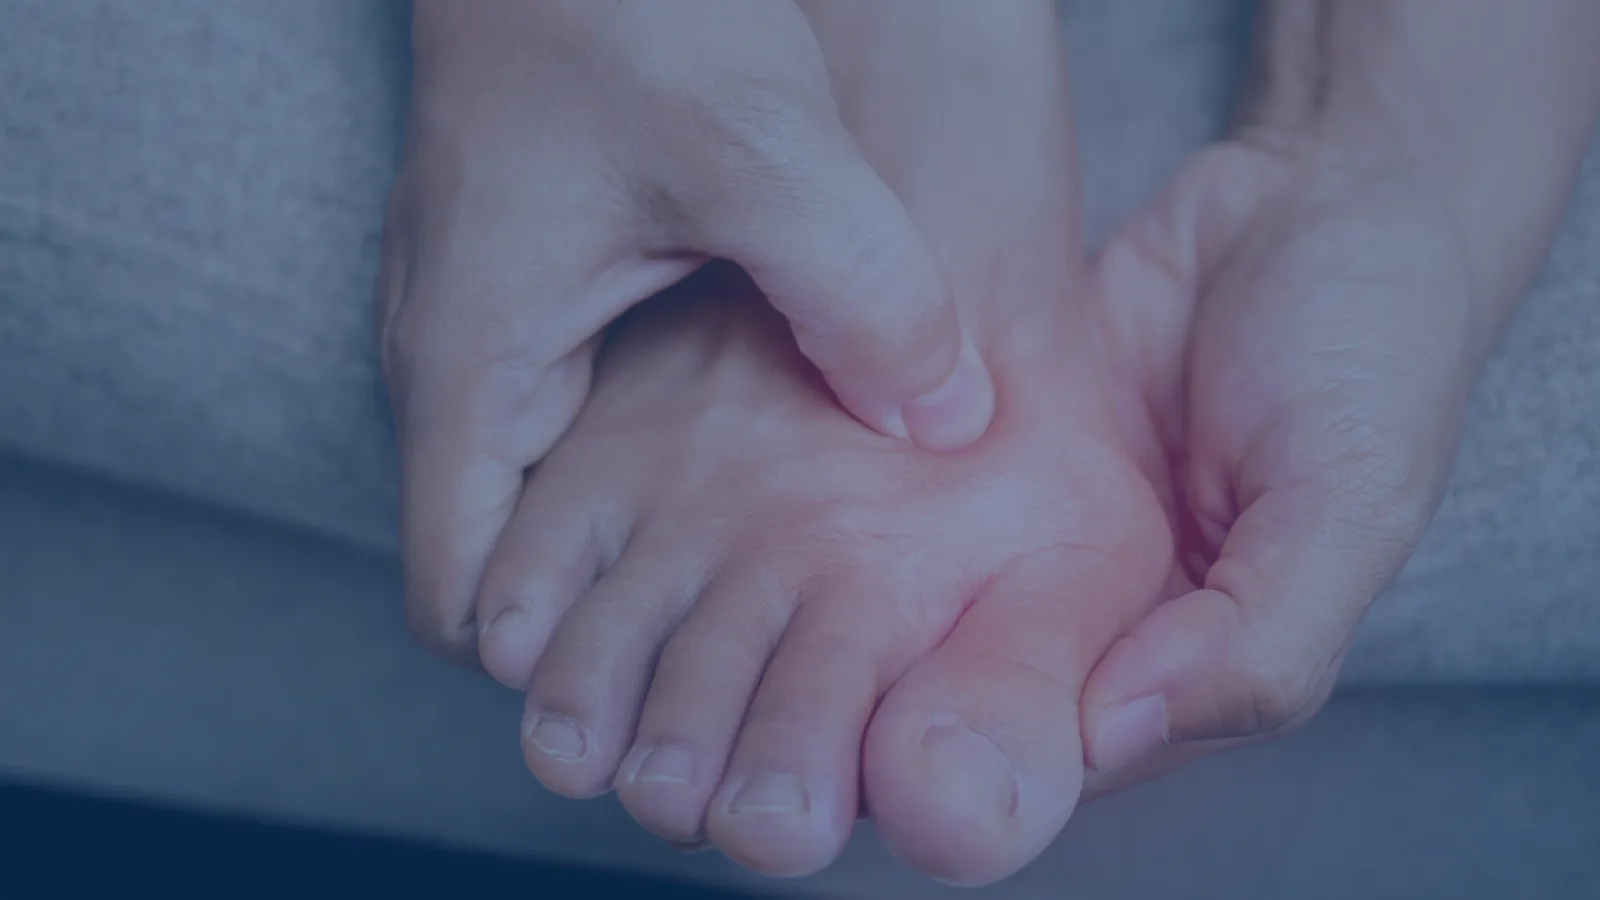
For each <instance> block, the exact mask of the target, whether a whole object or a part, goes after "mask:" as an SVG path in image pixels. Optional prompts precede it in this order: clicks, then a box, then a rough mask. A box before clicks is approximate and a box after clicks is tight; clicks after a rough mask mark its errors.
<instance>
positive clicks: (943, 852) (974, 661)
mask: <svg viewBox="0 0 1600 900" xmlns="http://www.w3.org/2000/svg"><path fill="white" fill-rule="evenodd" d="M1075 556H1076V554H1067V555H1065V556H1059V557H1057V556H1053V557H1052V558H1049V559H1040V558H1029V559H1027V560H1023V561H1021V562H1019V563H1018V564H1016V565H1015V566H1013V567H1012V569H1011V570H1010V571H1008V572H1007V573H1006V574H1005V575H1003V576H1002V577H1000V578H997V579H995V580H993V581H992V582H991V583H990V585H989V587H988V589H987V591H986V592H985V594H984V595H983V596H981V597H979V598H977V600H976V601H975V602H974V604H973V606H972V607H971V609H969V610H968V611H967V613H966V615H964V616H963V617H962V619H961V621H960V622H959V623H958V624H957V625H956V627H955V629H954V630H953V631H952V632H951V634H950V636H949V637H948V638H946V639H945V641H944V643H943V644H941V645H940V646H939V647H938V648H937V649H935V650H934V651H933V652H932V653H930V654H928V655H927V656H926V657H924V658H923V659H922V660H920V661H919V662H918V663H917V664H916V665H915V666H913V667H912V668H911V670H910V671H909V672H907V673H906V675H905V676H904V677H903V678H902V679H901V680H900V682H899V683H898V684H896V685H895V687H894V688H893V689H892V690H891V691H890V692H889V694H888V696H887V697H885V698H884V701H883V703H882V704H881V705H880V706H879V708H878V711H877V713H876V714H875V715H874V717H873V720H872V724H871V727H870V728H869V731H868V734H867V742H866V749H865V753H864V756H863V767H864V770H863V774H864V784H865V789H866V794H867V805H868V807H869V809H870V810H871V812H872V817H873V819H874V821H875V822H876V823H877V827H878V832H879V834H880V835H881V836H882V838H883V840H884V842H885V843H886V844H887V845H888V847H889V849H890V850H891V851H893V852H894V853H895V854H896V855H897V856H899V857H900V858H901V859H902V860H904V861H905V862H906V863H908V864H909V865H911V866H913V867H915V868H917V869H920V870H922V871H923V872H925V873H927V874H929V875H931V876H933V877H935V878H939V879H942V880H945V881H949V882H954V883H957V884H967V885H977V884H987V883H990V882H994V881H997V880H999V879H1001V878H1004V877H1006V876H1008V875H1010V874H1012V873H1014V872H1016V871H1017V870H1018V869H1020V868H1022V867H1023V866H1025V865H1027V864H1028V863H1029V862H1031V861H1032V860H1033V859H1034V858H1035V857H1037V856H1038V855H1039V854H1040V853H1042V852H1043V851H1044V849H1045V848H1046V847H1047V846H1049V844H1050V842H1051V841H1052V840H1053V839H1054V838H1055V836H1056V835H1057V834H1058V833H1059V832H1060V830H1061V828H1062V826H1063V825H1065V824H1066V822H1067V819H1068V817H1069V816H1070V815H1071V814H1072V810H1073V808H1074V807H1075V806H1076V804H1077V799H1078V794H1079V791H1080V789H1081V787H1082V784H1083V752H1082V744H1081V741H1080V738H1079V730H1078V693H1079V690H1080V688H1081V686H1082V684H1083V678H1084V677H1085V675H1086V673H1087V668H1088V666H1089V664H1090V663H1092V662H1093V659H1094V657H1093V655H1092V654H1091V653H1090V650H1091V648H1092V647H1093V646H1095V644H1094V643H1093V641H1094V639H1096V638H1098V636H1099V632H1102V631H1105V630H1106V629H1104V628H1102V627H1099V626H1100V625H1101V624H1102V623H1100V622H1097V621H1094V620H1095V619H1097V618H1100V617H1098V616H1096V615H1095V610H1094V609H1092V608H1091V604H1082V603H1072V602H1064V601H1065V600H1067V599H1068V597H1067V596H1066V595H1068V594H1069V593H1076V592H1077V591H1078V590H1079V589H1080V588H1081V585H1082V584H1083V580H1082V578H1081V576H1082V575H1083V572H1082V566H1081V565H1074V563H1078V562H1081V560H1079V559H1075V558H1074V557H1075ZM1105 639H1106V640H1109V634H1107V635H1105Z"/></svg>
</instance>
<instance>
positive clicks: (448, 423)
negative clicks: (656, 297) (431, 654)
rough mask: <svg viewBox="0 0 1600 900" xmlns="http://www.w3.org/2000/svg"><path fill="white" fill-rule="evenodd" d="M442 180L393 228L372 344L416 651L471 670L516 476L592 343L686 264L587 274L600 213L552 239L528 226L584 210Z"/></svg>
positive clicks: (558, 430)
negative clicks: (384, 392)
mask: <svg viewBox="0 0 1600 900" xmlns="http://www.w3.org/2000/svg"><path fill="white" fill-rule="evenodd" d="M447 186H448V187H451V189H450V190H444V189H443V188H440V189H439V192H438V193H437V194H436V195H430V197H429V199H430V202H431V205H430V206H429V210H428V212H429V214H428V216H425V217H421V216H419V217H415V218H414V219H412V220H410V221H406V220H405V219H404V218H403V217H402V222H403V223H404V224H402V225H400V226H399V227H396V228H394V229H393V231H394V232H395V233H396V235H400V236H404V237H405V238H406V240H404V241H402V240H398V239H397V240H396V241H395V242H394V243H393V244H392V245H391V247H392V250H391V253H392V255H393V257H394V260H393V261H392V263H391V262H390V261H386V267H392V268H393V269H394V270H395V271H396V272H403V273H404V283H402V284H399V285H390V286H389V290H391V291H394V293H395V294H396V296H395V297H393V298H390V299H389V302H388V304H387V305H388V307H389V308H388V311H387V314H386V317H385V321H384V322H383V330H382V336H381V340H382V350H383V359H384V372H385V377H386V380H387V382H388V385H389V391H390V395H391V398H392V399H393V402H394V407H395V412H396V424H397V426H398V429H399V443H400V453H401V489H402V490H401V494H402V496H401V549H402V558H403V559H404V561H405V567H406V611H407V620H408V622H409V623H410V625H411V628H412V630H413V632H415V633H416V634H417V636H418V638H419V639H420V640H421V641H422V642H423V643H424V644H426V645H428V646H431V647H433V648H434V649H436V650H438V651H440V652H443V653H445V654H447V655H450V656H454V657H457V658H461V659H466V660H471V659H473V656H474V655H473V647H474V646H475V644H476V638H477V636H476V633H475V627H474V622H473V619H474V610H473V607H472V604H473V597H474V595H475V593H476V592H477V588H478V582H479V580H480V578H481V575H482V572H483V567H484V564H485V560H486V559H487V557H488V555H489V553H490V550H491V548H492V547H493V546H494V543H495V540H496V538H497V536H498V534H499V533H500V529H501V528H502V527H503V526H504V525H505V524H506V522H507V520H508V519H509V518H510V516H511V512H512V509H513V507H514V506H515V504H516V499H517V495H518V493H519V491H520V490H521V487H522V480H523V476H524V473H525V471H526V470H527V468H528V467H529V466H531V465H533V464H534V463H535V462H537V461H538V460H539V459H540V458H542V457H543V456H544V455H545V453H546V452H548V451H549V449H550V447H551V446H552V445H553V444H554V443H555V441H556V440H557V439H558V438H560V436H561V435H562V434H563V433H565V431H566V429H567V427H568V426H569V425H570V424H571V423H572V421H573V419H574V418H575V417H576V415H577V413H578V410H579V409H580V408H581V406H582V404H583V401H584V399H585V397H586V396H587V394H588V391H589V381H590V378H591V375H592V370H593V359H594V351H595V346H596V343H597V338H596V337H595V335H596V334H597V332H599V331H600V330H601V329H602V328H603V327H604V326H605V325H606V323H607V322H609V321H610V320H611V319H612V318H614V317H615V316H617V315H618V314H620V313H621V312H622V311H623V310H625V309H627V308H628V307H629V306H630V305H632V304H633V303H636V302H638V301H639V300H640V299H643V298H644V297H646V296H649V295H650V294H651V293H654V292H655V291H657V290H659V289H660V288H661V287H664V286H665V285H668V284H671V283H672V282H674V281H676V280H678V279H679V278H681V277H683V275H684V274H686V273H687V272H688V271H689V270H691V269H692V268H693V265H694V264H693V262H691V261H685V260H665V261H649V260H644V261H640V260H631V261H630V260H626V259H624V260H623V261H621V262H619V263H617V264H615V265H611V266H609V267H608V266H602V265H598V264H593V260H594V259H596V258H597V257H599V256H603V255H604V254H603V252H602V251H601V250H597V249H596V248H603V247H605V246H606V243H605V241H606V233H607V232H606V229H607V228H608V227H609V226H610V223H608V222H607V221H605V220H604V219H603V218H602V217H601V216H599V215H598V214H595V215H575V216H574V218H575V219H576V220H577V221H580V222H581V223H583V224H582V225H581V226H573V227H571V228H567V229H565V230H564V231H562V232H561V233H560V235H559V236H558V238H559V239H553V240H545V241H539V240H536V238H537V237H538V235H536V234H533V233H531V232H530V231H529V223H530V222H533V221H535V219H534V218H532V217H533V215H534V213H535V212H537V213H539V214H540V215H556V214H555V213H552V212H551V210H552V209H556V210H563V211H574V210H582V209H584V207H582V206H581V205H580V206H574V205H573V204H574V203H578V202H579V201H577V200H572V199H571V198H568V197H566V196H565V195H553V196H552V197H550V198H546V199H548V200H549V202H548V203H547V204H546V205H545V206H538V207H530V206H529V205H528V204H527V203H524V202H493V201H491V200H490V199H486V198H487V197H488V192H487V191H486V190H485V189H483V188H481V187H479V188H471V189H468V188H463V187H460V186H449V185H447ZM574 189H575V188H574ZM397 193H404V189H403V188H397ZM408 202H410V203H412V204H413V205H415V204H416V203H418V202H419V201H418V200H417V198H415V197H411V198H410V199H409V201H408Z"/></svg>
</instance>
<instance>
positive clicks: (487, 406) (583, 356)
mask: <svg viewBox="0 0 1600 900" xmlns="http://www.w3.org/2000/svg"><path fill="white" fill-rule="evenodd" d="M592 361H593V350H592V345H591V344H585V345H583V346H582V347H580V348H579V349H578V350H576V351H574V352H573V353H571V354H568V355H567V356H566V357H564V358H563V359H561V360H560V361H558V362H557V363H556V364H555V365H553V366H550V367H548V368H545V369H542V370H537V371H528V372H519V371H516V370H508V369H501V368H499V367H496V366H492V365H484V364H477V363H475V362H474V361H472V360H460V361H459V367H455V366H448V365H440V366H432V367H425V368H422V369H421V370H420V371H418V372H417V373H416V375H415V376H414V377H411V378H408V379H406V383H405V384H404V385H402V386H400V387H399V388H398V389H397V390H395V391H394V393H395V407H396V413H397V416H396V418H397V424H398V425H399V429H400V435H399V439H400V455H401V511H400V525H401V527H400V531H401V551H402V559H403V560H404V562H405V598H406V600H405V603H406V619H407V623H408V624H409V625H410V627H411V630H412V631H413V633H414V634H416V636H417V638H418V639H419V640H421V641H422V642H423V643H424V644H425V645H427V646H429V647H431V648H433V649H434V650H436V651H439V652H441V653H444V654H446V655H450V656H453V657H456V658H460V659H464V660H471V659H473V658H474V648H475V646H476V642H477V630H476V625H475V623H474V611H473V606H472V604H473V597H474V595H475V594H476V592H477V589H478V583H479V580H480V579H481V577H482V573H483V569H484V563H485V561H486V560H487V559H488V557H489V553H490V551H491V550H492V549H493V547H494V545H495V541H496V539H497V538H498V536H499V534H500V531H501V529H502V528H504V527H505V525H506V523H507V521H509V519H510V518H511V514H512V511H513V510H514V508H515V506H516V501H517V497H518V495H519V493H520V492H521V490H522V484H523V474H524V471H525V470H526V468H527V467H528V466H529V465H531V464H532V463H533V462H534V461H536V460H538V459H539V458H540V457H542V456H543V455H544V454H545V452H547V451H548V450H549V448H550V446H551V445H552V444H553V443H554V442H555V441H556V439H557V438H559V437H560V436H561V434H562V433H563V432H565V431H566V429H567V427H568V426H569V425H570V424H571V423H572V420H573V419H574V418H575V417H576V416H577V413H578V409H579V407H580V406H581V405H582V402H583V399H584V397H585V396H586V395H587V393H588V389H589V378H590V373H591V370H592Z"/></svg>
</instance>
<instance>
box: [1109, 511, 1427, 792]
mask: <svg viewBox="0 0 1600 900" xmlns="http://www.w3.org/2000/svg"><path fill="white" fill-rule="evenodd" d="M1374 519H1375V517H1374V516H1373V515H1372V513H1371V510H1370V509H1364V508H1363V507H1362V505H1361V504H1359V503H1357V502H1355V501H1354V500H1353V499H1352V498H1350V497H1349V496H1348V495H1341V494H1340V493H1339V492H1337V491H1331V490H1327V489H1316V488H1304V489H1290V490H1277V491H1269V492H1267V493H1265V494H1263V495H1262V496H1261V497H1260V498H1259V499H1257V500H1256V501H1254V502H1253V503H1252V504H1251V505H1250V506H1249V507H1248V508H1247V509H1246V510H1245V512H1244V513H1243V514H1242V515H1241V516H1240V517H1239V519H1238V520H1237V521H1236V522H1235V523H1234V525H1233V527H1232V529H1231V530H1230V532H1229V535H1228V538H1227V542H1226V543H1225V545H1224V546H1223V548H1222V555H1221V557H1220V558H1219V559H1218V561H1217V562H1216V563H1215V564H1214V565H1213V566H1212V567H1211V569H1210V571H1209V572H1208V573H1207V575H1206V579H1205V585H1204V587H1202V588H1201V589H1200V590H1196V591H1193V592H1191V593H1188V594H1185V595H1183V596H1180V597H1178V598H1177V599H1175V600H1172V601H1170V602H1168V603H1166V604H1164V605H1162V606H1160V607H1158V608H1157V609H1156V610H1155V611H1154V612H1152V613H1151V614H1150V615H1149V616H1148V617H1146V618H1145V619H1144V620H1143V621H1142V622H1140V623H1139V624H1138V625H1137V626H1136V627H1135V628H1134V630H1133V631H1132V632H1131V633H1130V634H1128V635H1127V636H1125V637H1124V638H1122V639H1121V640H1120V641H1118V642H1117V643H1116V644H1115V645H1114V646H1113V647H1112V648H1111V650H1110V651H1109V652H1108V653H1107V654H1106V656H1105V657H1104V658H1103V659H1102V660H1101V662H1100V663H1099V664H1098V665H1097V667H1096V668H1095V671H1094V672H1093V674H1092V675H1091V676H1090V679H1089V684H1088V686H1087V688H1086V689H1085V691H1084V731H1085V736H1086V740H1085V748H1086V752H1087V756H1088V758H1089V763H1090V765H1091V767H1093V768H1094V769H1095V770H1096V771H1097V772H1098V773H1099V774H1100V775H1109V774H1111V773H1116V772H1121V771H1123V770H1127V769H1130V768H1132V767H1136V766H1145V765H1156V766H1157V767H1159V765H1160V764H1161V763H1160V760H1159V759H1153V758H1155V757H1159V756H1163V755H1164V756H1168V757H1172V756H1174V755H1175V754H1176V755H1184V754H1187V753H1189V752H1192V750H1191V749H1189V748H1192V746H1194V745H1197V744H1198V743H1199V742H1213V741H1215V742H1224V743H1227V742H1238V741H1241V740H1248V739H1251V738H1254V737H1257V736H1270V735H1274V734H1278V733H1281V732H1283V731H1284V730H1286V729H1289V728H1291V727H1293V726H1295V725H1298V724H1300V723H1302V722H1304V721H1305V720H1306V719H1308V718H1310V716H1311V715H1312V714H1314V713H1315V712H1316V710H1317V709H1318V708H1320V707H1321V705H1322V703H1323V701H1325V700H1326V699H1327V696H1328V694H1329V692H1330V691H1331V690H1332V688H1333V683H1334V678H1335V675H1336V672H1337V669H1338V666H1339V663H1340V662H1341V661H1342V660H1343V658H1344V655H1345V652H1346V649H1347V647H1348V645H1349V641H1350V638H1351V636H1352V634H1353V632H1354V630H1355V627H1356V624H1357V623H1358V622H1359V621H1360V619H1361V616H1362V615H1363V614H1364V613H1365V611H1366V609H1367V607H1368V606H1369V605H1370V604H1371V602H1372V599H1373V598H1374V597H1375V596H1376V595H1377V593H1378V591H1380V590H1381V589H1382V588H1383V587H1384V586H1385V585H1386V584H1387V583H1388V581H1389V579H1390V578H1391V577H1392V576H1393V574H1394V572H1395V571H1396V570H1397V569H1398V567H1399V566H1400V564H1401V563H1403V562H1404V560H1405V558H1406V557H1407V556H1408V555H1409V553H1410V548H1411V546H1412V544H1413V543H1414V536H1413V535H1412V534H1410V533H1408V532H1409V531H1410V529H1406V528H1404V527H1400V526H1391V525H1387V524H1373V522H1374Z"/></svg>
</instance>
